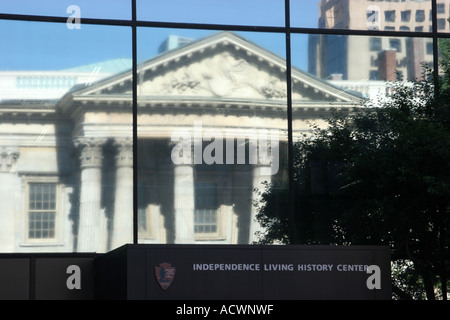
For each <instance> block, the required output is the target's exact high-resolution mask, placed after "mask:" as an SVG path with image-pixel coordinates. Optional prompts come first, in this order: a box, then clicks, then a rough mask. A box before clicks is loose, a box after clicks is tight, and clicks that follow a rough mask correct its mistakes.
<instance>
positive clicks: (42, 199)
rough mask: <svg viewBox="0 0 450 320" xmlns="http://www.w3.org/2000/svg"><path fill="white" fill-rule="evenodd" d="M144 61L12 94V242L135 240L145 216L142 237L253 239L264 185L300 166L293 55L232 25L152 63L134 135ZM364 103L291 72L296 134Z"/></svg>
mask: <svg viewBox="0 0 450 320" xmlns="http://www.w3.org/2000/svg"><path fill="white" fill-rule="evenodd" d="M132 74H133V73H132V71H131V70H128V71H125V72H122V73H119V74H116V75H113V76H110V77H108V78H105V79H103V80H99V81H97V82H95V83H93V84H91V85H88V86H87V85H77V86H75V87H74V88H72V89H71V91H69V92H68V93H67V94H66V95H64V97H62V98H61V99H59V100H58V101H57V102H55V103H52V102H48V101H34V100H23V99H20V97H19V99H17V100H3V101H2V102H1V104H0V113H1V122H0V148H1V149H0V154H1V158H0V160H1V167H0V169H1V172H0V180H1V182H2V183H1V185H0V188H1V192H0V197H1V201H0V203H1V205H0V206H1V212H0V214H1V216H0V219H1V223H0V228H1V230H0V251H1V252H29V251H60V252H72V251H78V252H93V251H96V252H104V251H108V250H110V249H112V248H115V247H117V246H120V245H122V244H124V243H130V242H133V239H134V238H133V230H134V229H133V225H134V222H136V225H137V228H136V230H137V232H138V240H139V242H140V243H223V244H236V243H239V244H245V243H251V242H252V241H253V240H254V231H255V230H257V229H258V226H257V225H256V223H255V222H254V219H253V217H254V215H255V213H256V212H255V207H254V206H253V205H252V203H253V202H258V193H257V192H255V191H254V189H255V188H260V187H261V182H263V181H273V180H274V179H278V180H281V181H287V179H288V178H287V172H286V171H287V169H286V168H287V167H286V161H287V157H286V153H287V146H286V144H287V134H286V132H287V127H288V122H287V93H286V64H285V61H284V60H283V59H282V58H280V57H278V56H275V55H274V54H272V53H271V52H269V51H267V50H265V49H262V48H261V47H258V46H257V45H255V44H253V43H251V42H249V41H247V40H245V39H243V38H241V37H239V36H237V35H235V34H233V33H230V32H223V33H217V34H214V35H212V36H210V37H207V38H204V39H201V40H197V41H194V42H192V43H189V44H187V45H185V46H183V47H180V48H177V49H174V50H171V51H167V52H164V53H162V54H160V55H158V56H156V57H155V58H152V59H150V60H148V61H146V62H144V63H142V64H141V65H139V66H138V70H137V76H138V79H137V81H138V84H137V115H136V120H137V143H136V144H135V145H133V139H132V138H133V103H132V101H133V99H132V88H133V85H132V79H133V77H132ZM359 104H360V98H359V96H357V95H353V94H351V93H348V92H344V91H342V90H340V89H338V88H337V87H334V86H332V85H330V84H328V83H327V82H324V81H322V80H320V79H317V78H316V77H313V76H311V75H309V74H307V73H305V72H302V71H300V70H293V71H292V106H293V113H292V116H293V131H294V137H296V138H298V137H299V134H300V133H302V132H304V131H305V130H307V129H309V122H310V121H318V123H319V124H320V123H321V122H320V118H321V117H322V116H323V115H325V114H326V113H327V112H328V111H329V110H330V108H332V107H342V108H348V109H351V108H352V107H354V106H357V105H359ZM133 147H134V149H133ZM133 151H136V152H137V153H136V154H137V157H138V158H137V167H136V168H135V170H136V171H135V172H136V173H137V174H136V178H137V179H136V180H137V181H134V176H133V172H134V171H133ZM134 182H136V183H137V186H138V189H137V190H136V193H134V192H133V191H134V190H133V185H134ZM134 204H136V207H135V208H134ZM134 210H135V211H134ZM133 211H134V212H136V213H137V217H136V218H137V219H136V221H135V220H134V219H133V218H134V217H133Z"/></svg>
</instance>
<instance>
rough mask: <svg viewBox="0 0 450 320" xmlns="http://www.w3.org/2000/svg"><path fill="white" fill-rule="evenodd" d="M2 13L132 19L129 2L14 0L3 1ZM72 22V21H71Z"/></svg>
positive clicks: (0, 6)
mask: <svg viewBox="0 0 450 320" xmlns="http://www.w3.org/2000/svg"><path fill="white" fill-rule="evenodd" d="M0 12H1V13H9V14H28V15H41V16H56V17H67V18H68V19H69V18H97V19H121V20H129V19H131V1H129V0H114V1H110V0H95V1H90V0H39V1H35V0H14V1H1V2H0ZM69 22H72V21H69Z"/></svg>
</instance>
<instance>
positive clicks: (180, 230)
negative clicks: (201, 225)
mask: <svg viewBox="0 0 450 320" xmlns="http://www.w3.org/2000/svg"><path fill="white" fill-rule="evenodd" d="M174 176H175V178H174V202H175V203H174V211H175V243H194V241H195V238H194V205H195V202H194V167H193V165H187V164H179V165H175V168H174Z"/></svg>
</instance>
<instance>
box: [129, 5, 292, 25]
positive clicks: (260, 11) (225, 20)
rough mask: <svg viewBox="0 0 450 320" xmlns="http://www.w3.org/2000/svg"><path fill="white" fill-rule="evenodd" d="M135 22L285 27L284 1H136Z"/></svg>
mask: <svg viewBox="0 0 450 320" xmlns="http://www.w3.org/2000/svg"><path fill="white" fill-rule="evenodd" d="M137 15H138V16H137V17H138V20H147V21H160V22H179V23H208V24H234V25H256V26H284V16H285V15H284V0H263V1H261V0H245V1H242V0H190V1H185V0H164V1H159V0H137Z"/></svg>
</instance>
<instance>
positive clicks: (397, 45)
mask: <svg viewBox="0 0 450 320" xmlns="http://www.w3.org/2000/svg"><path fill="white" fill-rule="evenodd" d="M389 46H390V48H391V49H394V50H395V51H397V52H402V43H401V42H400V39H390V40H389Z"/></svg>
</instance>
